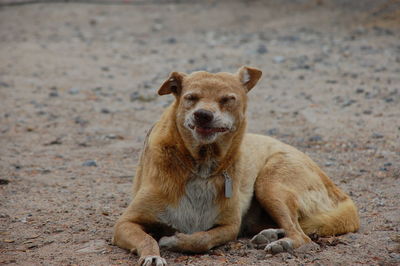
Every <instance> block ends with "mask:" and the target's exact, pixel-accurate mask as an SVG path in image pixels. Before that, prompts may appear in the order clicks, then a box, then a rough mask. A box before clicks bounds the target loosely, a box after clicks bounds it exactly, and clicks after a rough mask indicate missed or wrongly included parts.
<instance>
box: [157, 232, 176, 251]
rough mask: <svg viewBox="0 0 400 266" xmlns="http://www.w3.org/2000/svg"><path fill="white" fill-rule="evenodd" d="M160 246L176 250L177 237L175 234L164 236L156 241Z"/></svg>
mask: <svg viewBox="0 0 400 266" xmlns="http://www.w3.org/2000/svg"><path fill="white" fill-rule="evenodd" d="M158 245H159V246H160V248H166V249H169V250H176V248H177V246H178V237H177V236H176V235H175V236H164V237H162V238H161V239H160V240H159V241H158Z"/></svg>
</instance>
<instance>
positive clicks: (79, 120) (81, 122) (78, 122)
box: [74, 116, 89, 126]
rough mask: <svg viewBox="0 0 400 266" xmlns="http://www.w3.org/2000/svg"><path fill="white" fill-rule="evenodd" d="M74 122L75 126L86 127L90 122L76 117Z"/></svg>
mask: <svg viewBox="0 0 400 266" xmlns="http://www.w3.org/2000/svg"><path fill="white" fill-rule="evenodd" d="M74 121H75V124H79V125H81V126H86V125H87V124H89V121H88V120H85V119H82V118H81V117H80V116H77V117H75V119H74Z"/></svg>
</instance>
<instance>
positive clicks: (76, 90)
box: [68, 87, 79, 95]
mask: <svg viewBox="0 0 400 266" xmlns="http://www.w3.org/2000/svg"><path fill="white" fill-rule="evenodd" d="M68 93H69V94H71V95H75V94H78V93H79V89H78V88H74V87H72V88H70V89H69V90H68Z"/></svg>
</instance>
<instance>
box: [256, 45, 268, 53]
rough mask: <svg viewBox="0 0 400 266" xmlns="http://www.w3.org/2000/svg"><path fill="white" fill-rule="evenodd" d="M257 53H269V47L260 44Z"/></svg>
mask: <svg viewBox="0 0 400 266" xmlns="http://www.w3.org/2000/svg"><path fill="white" fill-rule="evenodd" d="M257 53H259V54H266V53H268V49H267V46H265V45H264V44H260V45H259V46H258V48H257Z"/></svg>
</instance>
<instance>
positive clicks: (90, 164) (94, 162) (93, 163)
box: [82, 160, 97, 166]
mask: <svg viewBox="0 0 400 266" xmlns="http://www.w3.org/2000/svg"><path fill="white" fill-rule="evenodd" d="M82 166H97V163H96V161H95V160H87V161H85V162H84V163H83V164H82Z"/></svg>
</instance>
